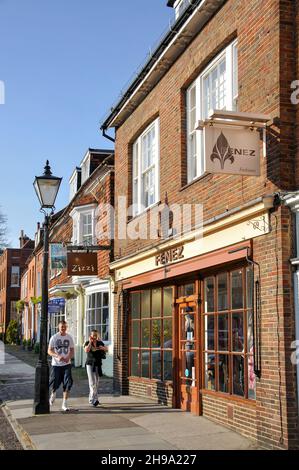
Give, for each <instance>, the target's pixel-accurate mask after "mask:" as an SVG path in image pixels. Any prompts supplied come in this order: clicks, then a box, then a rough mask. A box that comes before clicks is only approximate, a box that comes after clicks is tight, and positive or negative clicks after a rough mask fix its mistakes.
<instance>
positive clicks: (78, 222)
mask: <svg viewBox="0 0 299 470" xmlns="http://www.w3.org/2000/svg"><path fill="white" fill-rule="evenodd" d="M96 207H97V206H96V204H88V205H86V206H80V207H75V208H74V209H73V210H72V211H71V213H70V216H71V217H72V219H73V236H72V244H73V245H83V244H84V237H86V236H87V235H86V234H84V218H85V217H87V216H91V232H90V233H89V234H88V236H89V237H90V236H91V244H92V245H96V244H97V243H96V236H95V235H96V234H95V229H96ZM89 225H90V224H89ZM89 244H90V243H89Z"/></svg>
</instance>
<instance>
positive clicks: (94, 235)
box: [49, 149, 114, 375]
mask: <svg viewBox="0 0 299 470" xmlns="http://www.w3.org/2000/svg"><path fill="white" fill-rule="evenodd" d="M69 183H70V202H69V204H68V205H67V207H66V208H65V209H64V210H62V211H61V212H60V213H59V214H56V215H55V217H54V219H53V220H52V223H51V229H50V244H55V243H58V244H63V245H64V246H65V247H66V249H67V250H68V251H71V250H72V252H73V253H78V252H81V253H82V252H86V251H88V249H89V247H90V248H91V247H92V246H93V247H94V246H97V245H104V246H107V247H110V239H109V238H107V237H106V238H101V236H100V233H99V232H98V228H99V227H100V226H102V225H104V226H105V225H107V221H106V218H107V216H108V215H107V214H108V213H106V212H105V211H102V210H100V205H101V204H111V205H113V198H114V154H113V152H112V151H110V150H97V149H89V150H88V151H87V153H86V155H85V157H84V158H83V160H82V162H81V165H80V167H76V169H75V170H74V172H73V174H72V176H71V178H70V181H69ZM50 246H51V245H50ZM74 246H76V247H83V250H82V249H81V250H79V251H78V250H77V249H75V250H73V249H72V247H74ZM111 256H112V250H110V249H108V250H100V251H98V252H97V265H98V274H97V275H92V274H91V273H86V275H84V276H82V275H77V276H68V273H67V269H66V268H63V269H54V270H50V281H49V295H50V302H49V305H50V309H49V321H50V323H49V327H50V334H54V333H55V332H56V331H57V325H58V322H59V321H60V320H61V319H66V320H67V322H68V325H69V332H70V334H72V335H73V337H74V339H75V365H76V366H80V365H83V364H84V357H83V356H84V354H83V348H82V345H83V342H84V341H85V340H86V338H88V335H89V332H90V330H91V329H92V328H96V329H97V330H98V331H99V332H100V335H101V338H102V340H103V341H104V343H105V344H106V345H107V346H108V349H109V352H108V354H107V358H106V360H105V361H104V363H103V371H104V373H105V374H106V375H112V372H113V366H112V364H113V322H112V320H113V315H112V314H111V313H112V312H113V295H112V292H113V289H114V285H113V283H112V282H111V276H110V272H109V263H110V260H111ZM56 306H57V308H56Z"/></svg>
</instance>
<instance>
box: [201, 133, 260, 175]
mask: <svg viewBox="0 0 299 470" xmlns="http://www.w3.org/2000/svg"><path fill="white" fill-rule="evenodd" d="M204 152H205V171H206V172H208V173H218V174H233V175H246V176H259V175H260V134H259V132H258V131H256V130H251V129H249V128H248V129H240V128H238V129H234V128H229V127H216V126H206V127H204Z"/></svg>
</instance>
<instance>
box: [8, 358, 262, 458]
mask: <svg viewBox="0 0 299 470" xmlns="http://www.w3.org/2000/svg"><path fill="white" fill-rule="evenodd" d="M7 365H8V366H13V370H14V372H15V373H16V374H17V375H19V374H20V372H21V369H22V363H21V361H18V362H15V361H12V362H11V360H9V362H8V364H7ZM3 367H4V366H1V365H0V380H2V378H1V377H2V373H3ZM27 367H28V366H27ZM25 369H26V372H28V375H26V377H27V379H29V377H30V374H32V372H33V371H31V372H30V370H29V369H27V368H24V370H25ZM6 373H7V369H6ZM11 376H13V371H12V370H11ZM11 378H12V377H11ZM31 378H32V376H31ZM0 394H1V387H0ZM70 405H71V406H72V407H73V408H74V410H73V411H72V412H68V413H63V412H62V411H61V409H60V407H61V399H57V400H56V402H55V405H54V407H53V410H52V412H51V414H50V415H42V416H32V399H22V400H15V399H13V400H9V399H8V398H7V401H6V406H5V407H4V411H5V414H6V416H8V417H9V420H10V422H11V423H12V426H13V428H14V430H15V431H16V432H17V434H18V435H19V437H21V438H22V442H23V445H24V446H25V448H27V449H28V448H36V449H40V450H42V449H44V450H52V449H53V450H54V449H55V450H59V449H62V450H64V449H71V450H72V449H76V450H78V449H80V450H84V449H86V450H87V449H91V450H128V451H129V450H139V449H141V450H216V449H219V450H222V449H223V450H229V449H231V450H239V449H240V450H248V449H254V448H255V446H254V445H253V443H252V442H251V441H249V440H248V439H246V438H244V437H242V436H240V435H239V434H236V433H234V432H232V431H230V430H228V429H226V428H224V427H223V426H220V425H218V424H215V423H213V422H211V421H209V420H207V419H206V418H203V417H196V416H192V415H191V414H190V413H185V412H182V411H181V410H174V409H170V408H167V407H165V406H162V405H158V404H156V403H154V402H153V401H151V400H146V399H141V398H136V397H128V396H114V395H112V394H110V395H107V394H105V395H103V394H102V395H101V406H100V407H98V408H93V407H92V406H90V405H89V404H88V402H87V395H85V396H81V397H77V398H72V399H71V400H70Z"/></svg>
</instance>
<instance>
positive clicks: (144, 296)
mask: <svg viewBox="0 0 299 470" xmlns="http://www.w3.org/2000/svg"><path fill="white" fill-rule="evenodd" d="M150 292H151V291H150V290H144V291H143V292H141V316H142V317H143V318H150V316H151V297H150Z"/></svg>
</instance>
